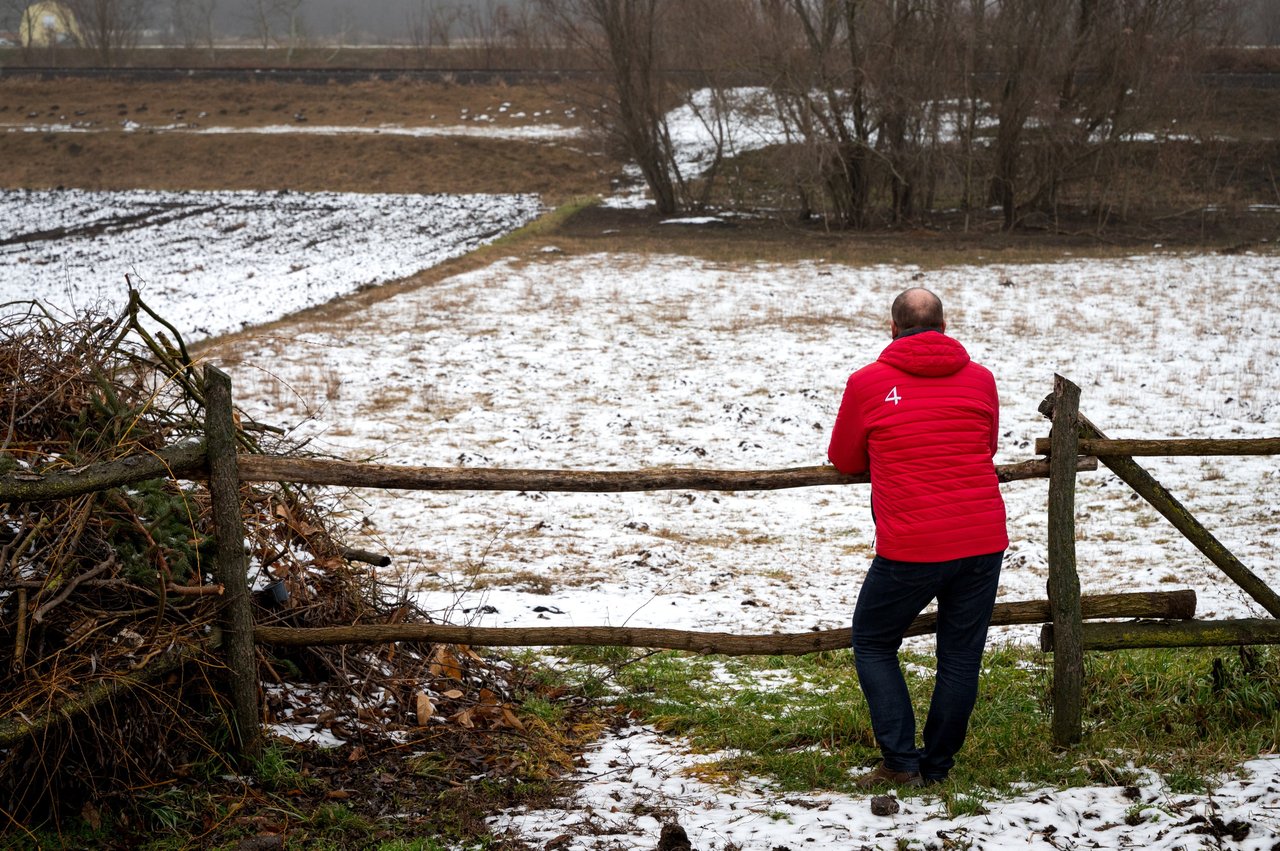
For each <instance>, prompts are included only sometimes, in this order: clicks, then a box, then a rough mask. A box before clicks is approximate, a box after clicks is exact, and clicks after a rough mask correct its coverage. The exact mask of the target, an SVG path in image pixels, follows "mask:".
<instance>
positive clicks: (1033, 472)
mask: <svg viewBox="0 0 1280 851" xmlns="http://www.w3.org/2000/svg"><path fill="white" fill-rule="evenodd" d="M239 461H240V478H241V479H242V480H244V481H248V482H294V483H296V484H305V485H337V486H341V487H368V488H389V489H403V490H476V491H549V492H577V493H625V492H632V491H657V490H722V491H737V490H781V489H783V488H803V487H813V486H816V485H858V484H862V485H865V484H868V483H869V482H870V481H871V478H870V476H868V475H865V474H863V475H856V476H848V475H845V474H844V473H841V472H840V471H838V470H837V469H836V468H835V467H830V466H826V467H793V468H790V469H785V470H696V469H688V468H680V467H671V468H665V467H659V468H652V469H647V470H511V469H493V468H466V467H461V468H459V467H396V466H389V465H384V464H365V463H361V462H359V461H328V460H323V459H316V458H287V457H280V456H270V455H241V456H240V459H239ZM1076 467H1077V469H1078V470H1081V471H1088V470H1096V469H1097V468H1098V462H1097V459H1094V458H1084V457H1082V458H1080V459H1079V460H1078V461H1077V464H1076ZM1048 475H1049V462H1048V461H1044V460H1042V459H1038V458H1036V459H1032V460H1030V461H1021V462H1019V463H1017V464H1001V465H998V466H997V467H996V476H997V477H998V478H999V479H1000V481H1001V482H1013V481H1019V480H1022V479H1037V478H1047V477H1048Z"/></svg>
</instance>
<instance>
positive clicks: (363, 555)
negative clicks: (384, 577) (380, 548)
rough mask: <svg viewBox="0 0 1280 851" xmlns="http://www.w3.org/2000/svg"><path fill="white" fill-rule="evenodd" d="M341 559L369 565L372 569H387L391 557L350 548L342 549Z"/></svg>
mask: <svg viewBox="0 0 1280 851" xmlns="http://www.w3.org/2000/svg"><path fill="white" fill-rule="evenodd" d="M342 557H343V558H345V559H346V560H347V561H358V562H363V563H364V564H371V565H373V566H374V567H387V566H388V565H390V564H391V556H389V555H385V554H383V553H371V552H369V551H368V550H359V549H354V548H352V547H343V548H342Z"/></svg>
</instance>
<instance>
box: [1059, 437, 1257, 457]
mask: <svg viewBox="0 0 1280 851" xmlns="http://www.w3.org/2000/svg"><path fill="white" fill-rule="evenodd" d="M1051 441H1052V438H1048V437H1037V438H1036V454H1037V455H1048V454H1049V453H1050V451H1051V447H1050V443H1051ZM1077 451H1078V452H1079V453H1080V454H1081V455H1095V456H1098V457H1100V458H1103V457H1106V458H1110V457H1112V456H1115V455H1128V456H1130V457H1153V456H1182V455H1280V437H1255V438H1242V439H1233V440H1217V439H1200V438H1195V439H1192V438H1187V439H1181V438H1179V439H1168V440H1146V439H1142V440H1133V439H1127V440H1126V439H1116V438H1108V439H1105V440H1100V439H1093V438H1081V439H1080V442H1079V447H1078V449H1077Z"/></svg>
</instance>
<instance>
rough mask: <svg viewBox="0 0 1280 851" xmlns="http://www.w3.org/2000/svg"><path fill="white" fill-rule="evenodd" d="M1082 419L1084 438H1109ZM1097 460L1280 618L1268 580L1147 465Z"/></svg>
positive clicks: (1279, 597)
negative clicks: (1208, 527)
mask: <svg viewBox="0 0 1280 851" xmlns="http://www.w3.org/2000/svg"><path fill="white" fill-rule="evenodd" d="M1049 404H1050V403H1049V400H1048V399H1046V400H1045V401H1044V403H1043V404H1042V405H1041V407H1040V413H1042V414H1044V415H1045V416H1047V417H1050V418H1052V417H1053V413H1052V412H1051V411H1050V410H1048V406H1049ZM1079 419H1080V433H1081V434H1082V435H1083V436H1084V437H1086V438H1090V439H1098V440H1106V439H1107V436H1106V435H1105V434H1103V433H1102V430H1101V429H1099V428H1098V427H1097V426H1096V425H1094V424H1093V423H1092V422H1090V421H1089V418H1088V417H1086V416H1084V415H1083V414H1081V415H1080V416H1079ZM1054 451H1055V452H1056V451H1057V449H1056V448H1055V449H1054ZM1098 460H1100V461H1101V462H1102V463H1103V464H1104V465H1105V466H1106V467H1107V469H1109V470H1111V472H1113V473H1115V474H1116V475H1117V476H1119V477H1120V479H1121V481H1123V482H1124V483H1125V484H1126V485H1128V486H1129V487H1131V488H1133V490H1134V492H1135V493H1137V494H1138V495H1139V496H1141V497H1142V498H1143V499H1145V500H1146V501H1147V502H1148V503H1150V504H1151V507H1152V508H1154V509H1155V510H1156V511H1158V512H1160V514H1161V515H1163V516H1164V518H1165V519H1166V520H1168V521H1169V522H1170V523H1172V524H1173V527H1174V528H1175V529H1177V530H1178V531H1179V532H1181V533H1182V535H1183V537H1185V538H1186V539H1187V540H1188V541H1190V542H1191V543H1192V544H1194V545H1195V547H1196V549H1198V550H1200V552H1202V553H1204V554H1205V556H1206V557H1207V558H1208V559H1209V560H1210V561H1211V562H1213V563H1214V564H1216V565H1217V566H1218V568H1219V569H1220V570H1221V571H1222V572H1223V573H1225V574H1226V575H1227V576H1228V577H1230V578H1231V581H1232V582H1234V583H1236V584H1237V585H1239V586H1240V587H1241V588H1242V589H1244V591H1245V593H1246V594H1248V595H1249V596H1250V597H1252V598H1253V599H1254V600H1255V601H1257V603H1258V604H1259V605H1260V606H1262V608H1264V609H1266V610H1267V614H1269V615H1271V616H1272V617H1273V618H1280V594H1277V593H1276V592H1275V589H1273V588H1272V587H1271V586H1270V585H1269V584H1268V583H1267V581H1266V580H1264V579H1263V578H1262V577H1260V576H1258V575H1257V574H1256V573H1254V572H1253V571H1252V570H1250V569H1249V568H1248V567H1246V566H1245V564H1244V563H1243V562H1241V561H1240V559H1238V558H1236V557H1235V555H1233V554H1232V552H1231V551H1230V550H1228V549H1227V548H1226V546H1224V545H1223V543H1222V542H1221V541H1219V540H1218V539H1217V538H1216V537H1214V535H1213V533H1212V532H1210V531H1209V530H1208V529H1206V528H1205V527H1204V526H1203V525H1202V524H1201V523H1200V521H1199V520H1197V519H1196V518H1195V517H1194V516H1193V515H1192V514H1191V512H1190V511H1188V510H1187V509H1186V506H1184V505H1183V504H1182V503H1181V502H1179V501H1178V499H1177V497H1175V496H1174V495H1173V494H1171V493H1169V491H1168V489H1167V488H1165V486H1164V485H1162V484H1160V482H1158V481H1157V480H1156V478H1155V476H1153V475H1151V474H1150V473H1148V472H1147V470H1146V468H1144V467H1143V466H1142V465H1141V464H1139V463H1138V462H1137V461H1134V460H1133V458H1132V457H1130V456H1127V455H1101V456H1099V458H1098Z"/></svg>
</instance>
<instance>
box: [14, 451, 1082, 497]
mask: <svg viewBox="0 0 1280 851" xmlns="http://www.w3.org/2000/svg"><path fill="white" fill-rule="evenodd" d="M236 466H237V469H238V471H239V476H240V480H241V481H244V482H292V483H294V484H303V485H332V486H337V487H368V488H386V489H403V490H482V491H551V492H580V493H625V492H634V491H651V490H655V491H656V490H723V491H735V490H779V489H782V488H802V487H813V486H816V485H857V484H867V483H868V482H870V481H871V479H870V477H869V476H866V475H861V476H846V475H845V474H843V473H841V472H839V471H838V470H836V468H834V467H830V466H825V467H794V468H791V469H786V470H697V469H687V468H665V467H657V468H651V469H647V470H515V469H494V468H466V467H460V468H459V467H401V466H392V465H388V464H367V463H364V462H360V461H334V460H326V459H319V458H288V457H283V456H272V455H252V454H243V453H242V454H238V455H237V456H236ZM1076 469H1077V470H1078V471H1080V472H1087V471H1090V470H1096V469H1098V460H1097V459H1096V458H1087V457H1083V456H1082V457H1081V458H1079V459H1078V460H1077V462H1076ZM208 474H209V471H208V461H207V457H206V453H205V445H204V442H203V441H201V442H191V443H183V444H177V445H175V446H170V447H166V448H165V449H162V450H157V451H155V452H151V453H145V454H137V455H131V456H129V457H127V458H120V459H117V460H115V461H104V462H101V463H98V464H90V465H87V466H84V467H76V468H72V469H68V470H58V471H55V472H52V473H44V474H41V473H10V474H8V475H5V476H0V502H37V501H40V500H44V499H65V498H67V497H72V496H79V495H80V494H85V493H91V492H93V491H99V490H106V489H107V488H113V487H121V486H123V485H131V484H136V483H137V482H141V481H145V480H147V479H157V478H175V479H196V478H201V479H202V478H207V477H208ZM1048 475H1049V462H1048V461H1046V460H1044V459H1042V458H1032V459H1030V460H1028V461H1020V462H1018V463H1016V464H1000V465H997V466H996V476H997V477H998V478H999V480H1000V481H1001V482H1015V481H1021V480H1024V479H1037V478H1046V477H1047V476H1048Z"/></svg>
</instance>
